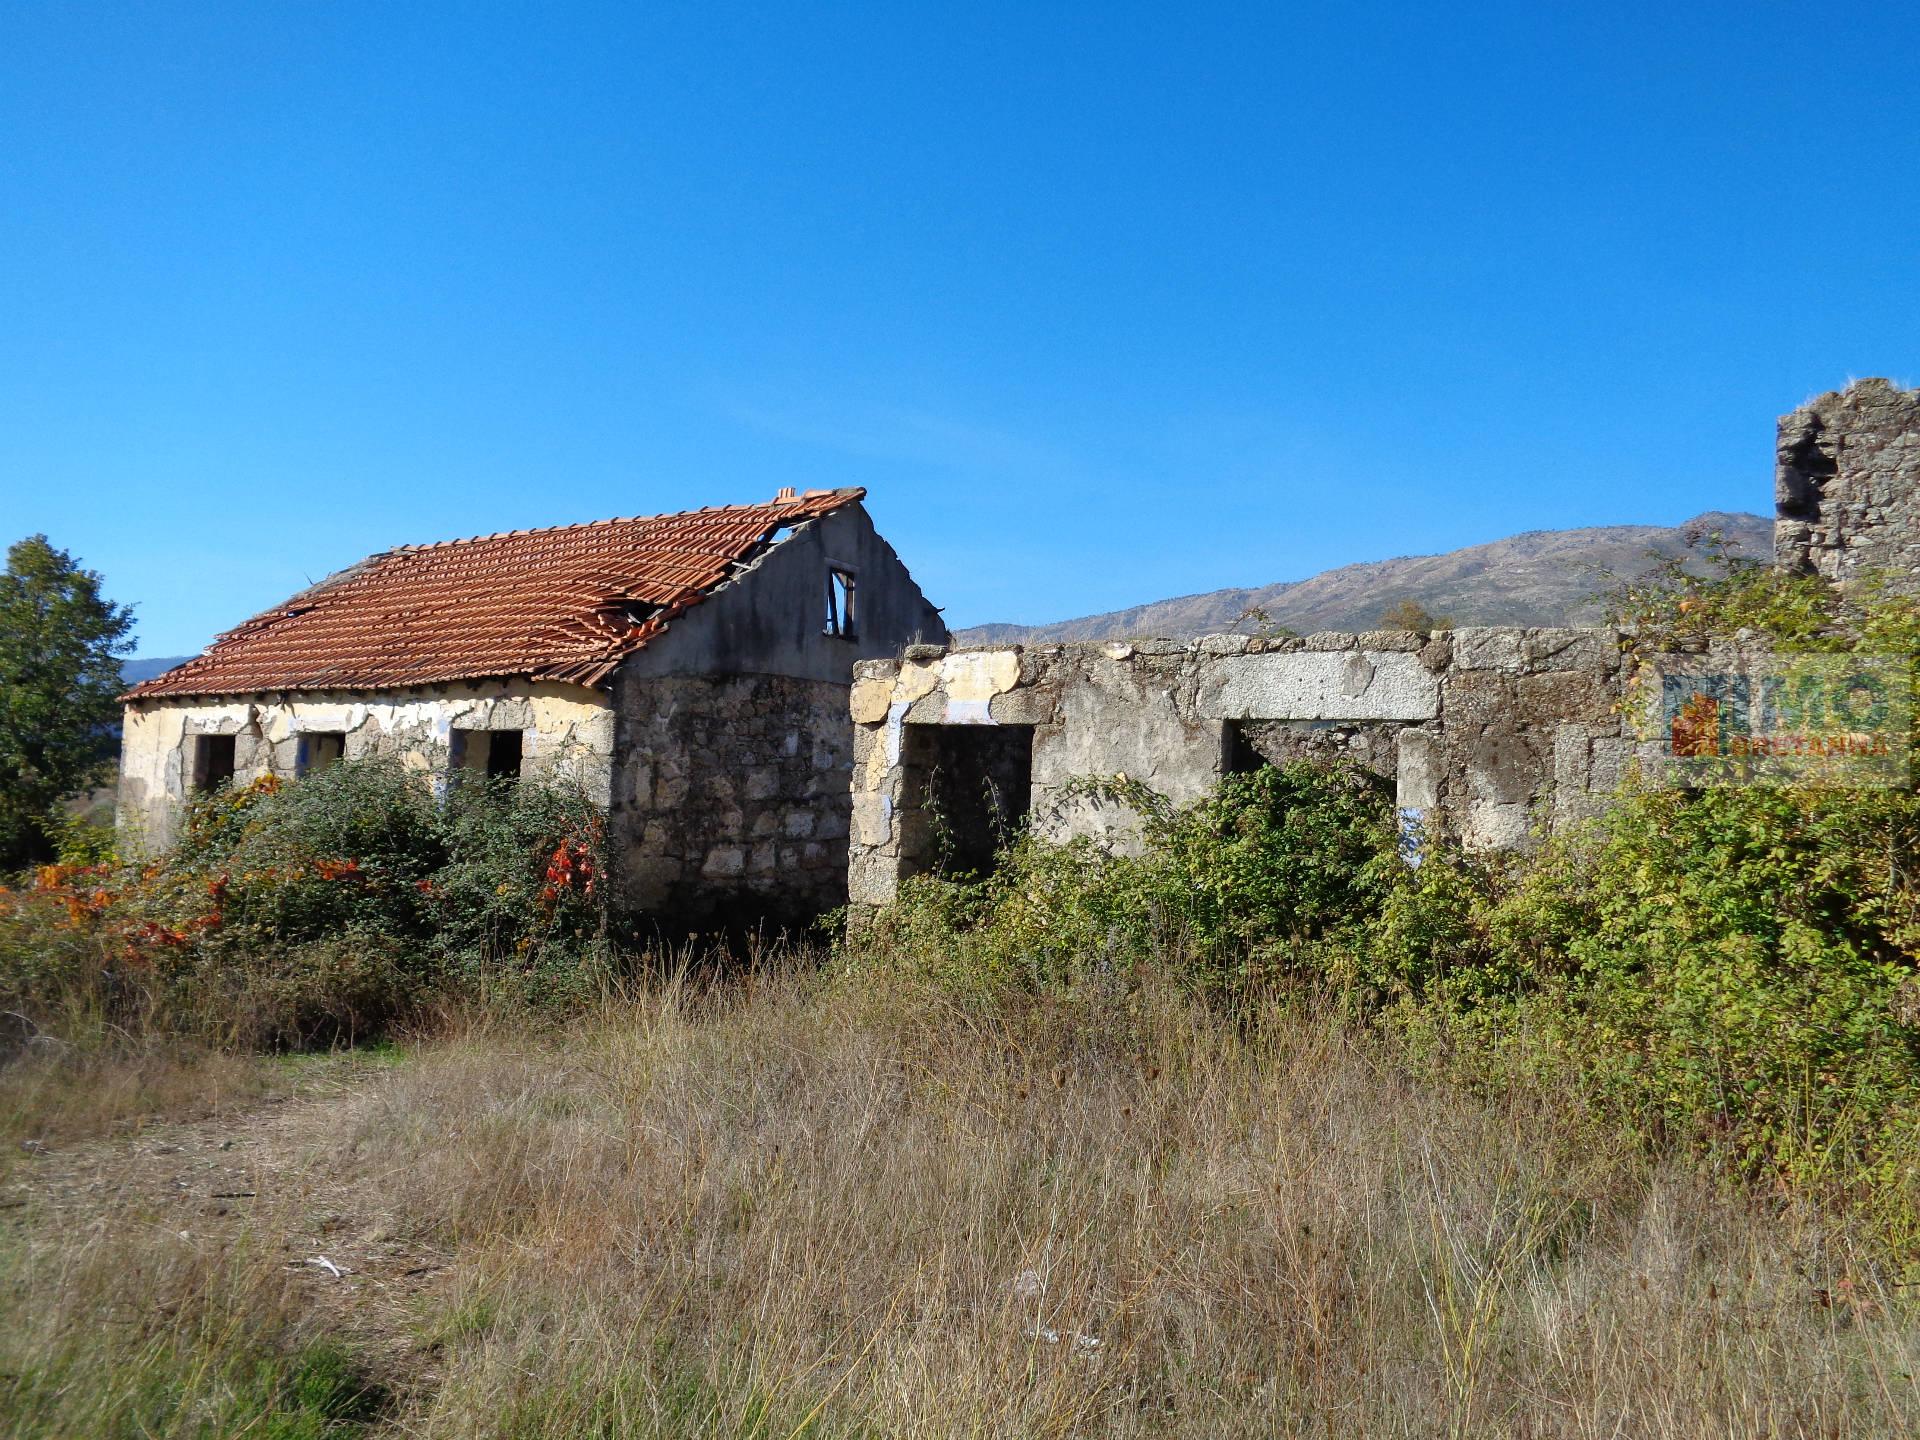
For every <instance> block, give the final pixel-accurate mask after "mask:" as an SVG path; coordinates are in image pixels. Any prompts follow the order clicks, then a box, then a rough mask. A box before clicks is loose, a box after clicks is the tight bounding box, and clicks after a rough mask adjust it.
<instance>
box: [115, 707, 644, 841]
mask: <svg viewBox="0 0 1920 1440" xmlns="http://www.w3.org/2000/svg"><path fill="white" fill-rule="evenodd" d="M456 730H519V731H522V732H523V737H522V746H523V749H522V765H523V771H524V773H526V774H529V775H541V776H549V777H553V778H556V779H574V780H577V781H578V782H579V783H581V784H583V785H584V786H585V787H586V788H587V791H588V793H589V794H590V795H592V796H593V798H594V800H595V801H596V803H598V804H601V805H605V804H606V803H607V802H608V799H609V797H610V794H611V784H612V768H613V764H612V762H613V735H614V716H613V707H612V704H611V703H610V701H609V700H608V698H607V697H606V696H604V695H602V694H600V693H598V692H596V691H591V690H584V689H581V688H580V687H578V686H571V685H533V686H513V685H509V684H505V683H496V684H481V685H478V686H473V685H467V684H464V683H463V684H458V685H449V686H439V687H425V688H421V689H417V690H406V691H397V692H392V693H388V694H382V695H380V696H378V697H377V698H367V697H364V696H355V695H338V696H329V695H324V694H315V695H304V696H301V697H299V698H287V699H275V698H271V697H252V698H245V699H235V700H232V701H226V702H220V703H208V702H204V701H197V700H194V701H169V700H147V701H141V702H138V703H136V704H133V705H129V706H127V707H126V710H125V719H124V724H123V728H122V735H121V744H120V793H119V815H118V819H119V824H120V828H121V833H122V834H123V835H126V836H128V837H130V838H131V839H132V841H133V843H134V844H135V845H136V846H138V847H141V848H145V849H149V850H153V849H159V848H161V847H163V846H165V845H166V844H168V843H169V842H170V841H171V840H172V838H173V834H174V830H175V827H176V825H177V823H178V820H179V814H180V809H181V807H182V805H183V804H184V803H185V802H186V800H187V799H188V798H189V795H190V793H191V790H192V768H193V746H192V744H191V741H192V740H193V739H194V737H196V736H200V735H231V736H233V737H234V780H235V783H237V784H244V783H246V782H248V781H250V780H253V779H256V778H258V777H259V776H262V775H267V774H273V775H280V776H285V777H291V776H292V775H293V774H294V773H295V767H296V765H297V763H298V756H299V746H300V739H301V737H302V736H303V735H307V734H313V733H342V734H344V735H345V736H346V746H345V755H346V757H347V758H349V759H361V758H365V757H369V756H375V755H392V756H397V757H398V758H399V759H400V760H401V761H402V763H404V764H406V765H407V766H409V767H411V768H413V769H416V770H419V771H421V772H422V773H423V774H427V775H432V776H435V777H444V776H445V774H446V772H447V769H448V762H449V756H450V750H451V745H452V737H453V732H454V731H456Z"/></svg>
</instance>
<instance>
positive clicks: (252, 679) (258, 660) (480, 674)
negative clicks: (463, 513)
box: [125, 490, 866, 700]
mask: <svg viewBox="0 0 1920 1440" xmlns="http://www.w3.org/2000/svg"><path fill="white" fill-rule="evenodd" d="M865 494H866V492H865V491H864V490H809V491H807V492H806V493H805V494H803V495H794V494H793V492H792V491H790V490H789V491H782V492H781V494H780V495H779V496H778V497H776V498H775V499H773V500H771V501H768V502H766V503H765V504H760V505H724V506H718V507H715V508H713V509H707V510H691V511H687V512H686V513H684V514H680V515H649V516H641V517H638V518H635V519H629V520H596V521H594V522H593V523H592V524H591V525H562V526H557V527H555V528H553V529H548V530H514V531H510V532H508V533H507V534H504V535H481V536H477V537H475V538H473V539H471V540H444V541H441V542H440V543H438V544H434V545H406V546H402V547H401V548H399V549H397V550H388V551H386V552H384V553H382V554H379V555H374V556H371V557H369V558H368V559H366V560H362V561H361V562H360V563H359V564H358V565H355V566H352V567H351V568H349V569H346V570H342V571H341V572H340V573H339V574H337V575H332V576H329V577H328V578H327V579H325V580H323V581H321V582H320V583H319V584H318V585H316V586H314V587H313V588H312V589H310V590H306V591H303V592H302V593H300V594H298V595H296V596H294V597H293V598H292V599H291V600H288V601H287V602H286V603H285V604H283V605H278V606H275V607H274V608H273V609H271V610H268V611H266V612H264V613H263V614H260V615H256V616H255V617H254V618H253V619H251V620H249V621H247V622H246V623H245V624H244V625H240V626H237V627H236V628H234V629H232V630H229V631H227V632H226V633H225V634H223V635H221V636H220V638H219V639H217V640H216V641H215V642H214V643H213V644H212V645H211V646H210V647H209V648H208V649H207V652H206V653H205V654H204V655H200V656H197V657H195V658H194V659H192V660H189V661H187V662H186V663H185V664H184V665H177V666H175V667H174V668H173V669H171V670H169V671H167V672H166V673H165V674H163V675H156V676H155V677H154V678H153V679H151V680H148V681H146V682H144V683H143V684H140V685H136V686H135V687H134V688H133V689H131V690H129V691H128V692H127V694H126V696H125V698H126V699H129V700H146V699H154V698H160V697H167V696H183V695H243V694H252V693H256V692H262V691H273V690H391V689H397V688H400V687H403V686H409V685H430V684H436V683H438V682H441V681H446V680H478V679H485V678H489V677H493V676H505V675H527V676H531V677H532V678H534V679H537V680H565V681H571V682H573V683H575V684H579V685H597V684H599V683H600V682H601V681H603V680H605V679H606V678H607V676H609V675H610V674H612V673H613V670H614V668H615V667H616V666H618V665H619V663H620V662H621V661H622V660H624V659H625V658H626V657H627V656H629V655H631V654H633V653H634V652H635V651H636V650H638V649H640V648H641V647H642V646H644V645H646V644H647V643H648V642H649V641H651V640H653V639H654V638H655V637H657V636H659V635H661V634H662V633H664V632H665V630H666V628H667V626H668V624H669V623H670V622H671V621H672V620H673V618H674V617H675V616H676V615H679V614H680V613H681V612H682V611H684V610H685V609H686V608H687V607H688V606H690V605H696V604H698V603H699V602H700V601H701V600H702V599H704V598H705V597H706V596H707V595H708V594H710V593H711V592H712V591H713V590H714V589H715V588H716V587H717V586H719V585H722V584H724V583H725V582H726V581H727V580H728V578H729V577H730V576H731V575H732V574H733V571H734V567H735V566H736V565H738V564H739V563H740V562H741V561H743V560H746V559H748V558H750V557H751V556H753V555H755V554H756V553H758V551H759V550H760V549H761V548H762V547H763V546H764V545H766V544H767V543H768V542H769V541H771V539H772V538H773V535H774V533H775V532H776V531H778V530H779V529H780V528H781V527H782V526H788V525H799V524H803V523H805V522H806V521H808V520H813V519H817V518H818V517H820V516H822V515H827V514H830V513H832V512H833V511H835V510H838V509H840V508H841V507H842V506H845V505H850V504H853V503H854V502H856V501H858V500H860V499H861V498H862V497H863V496H865Z"/></svg>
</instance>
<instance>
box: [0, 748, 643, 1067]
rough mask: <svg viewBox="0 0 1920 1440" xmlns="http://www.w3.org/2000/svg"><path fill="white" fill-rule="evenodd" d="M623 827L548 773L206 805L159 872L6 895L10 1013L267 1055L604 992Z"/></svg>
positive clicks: (1, 906) (233, 796)
mask: <svg viewBox="0 0 1920 1440" xmlns="http://www.w3.org/2000/svg"><path fill="white" fill-rule="evenodd" d="M603 837H604V824H603V821H602V819H601V816H600V814H599V812H598V811H597V809H596V808H595V807H594V806H593V805H592V804H591V802H590V801H589V800H588V799H587V797H586V796H584V795H583V794H581V793H579V792H577V791H574V790H569V789H567V788H564V787H561V786H555V785H546V784H542V783H539V782H537V781H532V780H522V781H518V782H511V783H502V782H495V783H492V784H468V785H463V786H460V787H458V788H456V789H455V790H454V791H453V793H452V794H451V795H450V796H448V797H447V798H446V799H445V801H444V802H443V801H441V800H439V799H437V798H436V797H435V795H434V794H433V792H432V790H431V789H430V788H429V787H428V785H427V782H426V781H425V780H424V779H423V778H422V777H421V776H419V775H418V774H417V772H412V771H409V770H407V769H406V768H404V767H402V766H400V765H398V764H395V763H390V762H386V761H379V760H369V761H354V762H348V763H343V764H339V765H333V766H329V767H328V768H327V769H325V770H322V771H319V772H317V773H315V774H314V775H311V776H309V777H307V778H305V779H303V780H300V781H297V782H285V781H281V780H277V779H274V778H272V777H268V778H264V779H261V780H258V781H255V782H254V783H253V784H251V785H246V786H239V787H228V788H223V789H221V790H219V791H216V792H215V793H213V794H211V795H207V796H203V797H201V798H199V799H197V800H196V801H195V802H194V803H193V804H192V806H191V807H190V809H189V810H188V813H187V815H186V817H185V821H184V824H183V826H182V833H181V837H180V839H179V841H178V842H177V843H176V844H175V845H174V846H173V848H172V849H171V850H169V851H168V852H167V853H166V854H164V855H162V856H161V857H159V858H158V859H157V860H155V861H153V862H151V863H145V864H138V865H123V864H117V863H112V862H96V863H91V864H66V865H49V866H44V867H41V868H40V869H38V870H37V871H35V872H33V873H32V874H31V875H30V876H29V877H28V879H27V881H26V883H25V884H24V885H22V886H20V887H18V888H15V889H11V890H5V891H0V1010H7V1011H12V1012H15V1013H17V1014H19V1015H22V1016H24V1017H26V1018H27V1020H28V1021H29V1022H31V1023H33V1024H37V1025H53V1026H54V1028H56V1029H58V1030H62V1031H69V1030H71V1029H72V1028H73V1027H74V1025H75V1024H76V1023H82V1024H83V1025H84V1024H89V1023H90V1024H93V1025H99V1024H109V1025H119V1026H124V1027H130V1028H135V1029H145V1028H152V1027H156V1026H157V1027H159V1028H165V1029H172V1030H178V1031H180V1032H182V1033H187V1034H193V1035H198V1036H201V1037H204V1038H207V1039H211V1040H217V1041H222V1042H227V1043H237V1044H246V1045H289V1044H290V1045H301V1044H307V1043H312V1042H315V1041H323V1040H331V1039H335V1038H341V1037H346V1038H352V1037H366V1036H371V1035H375V1034H378V1033H380V1031H381V1030H382V1029H383V1028H384V1027H385V1026H387V1025H388V1024H389V1023H391V1022H392V1021H393V1020H395V1019H396V1018H399V1017H402V1016H404V1015H406V1014H408V1013H414V1012H418V1011H419V1010H420V1009H421V1008H422V1007H423V1006H426V1005H428V1004H431V1003H433V1002H435V1001H436V1000H439V999H443V998H446V997H448V996H450V995H456V996H463V997H471V996H479V995H490V994H510V995H512V996H514V997H515V998H518V999H525V1000H530V1001H534V1002H545V1001H551V1000H555V999H565V998H567V997H568V996H577V995H580V994H583V993H585V991H586V990H587V989H588V988H590V987H593V986H595V985H596V984H597V977H598V975H599V973H600V970H599V967H600V966H602V965H604V962H605V957H606V953H607V921H606V915H607V911H606V906H605V903H604V900H605V895H604V885H603V883H602V879H601V869H602V863H603V857H602V850H603Z"/></svg>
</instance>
